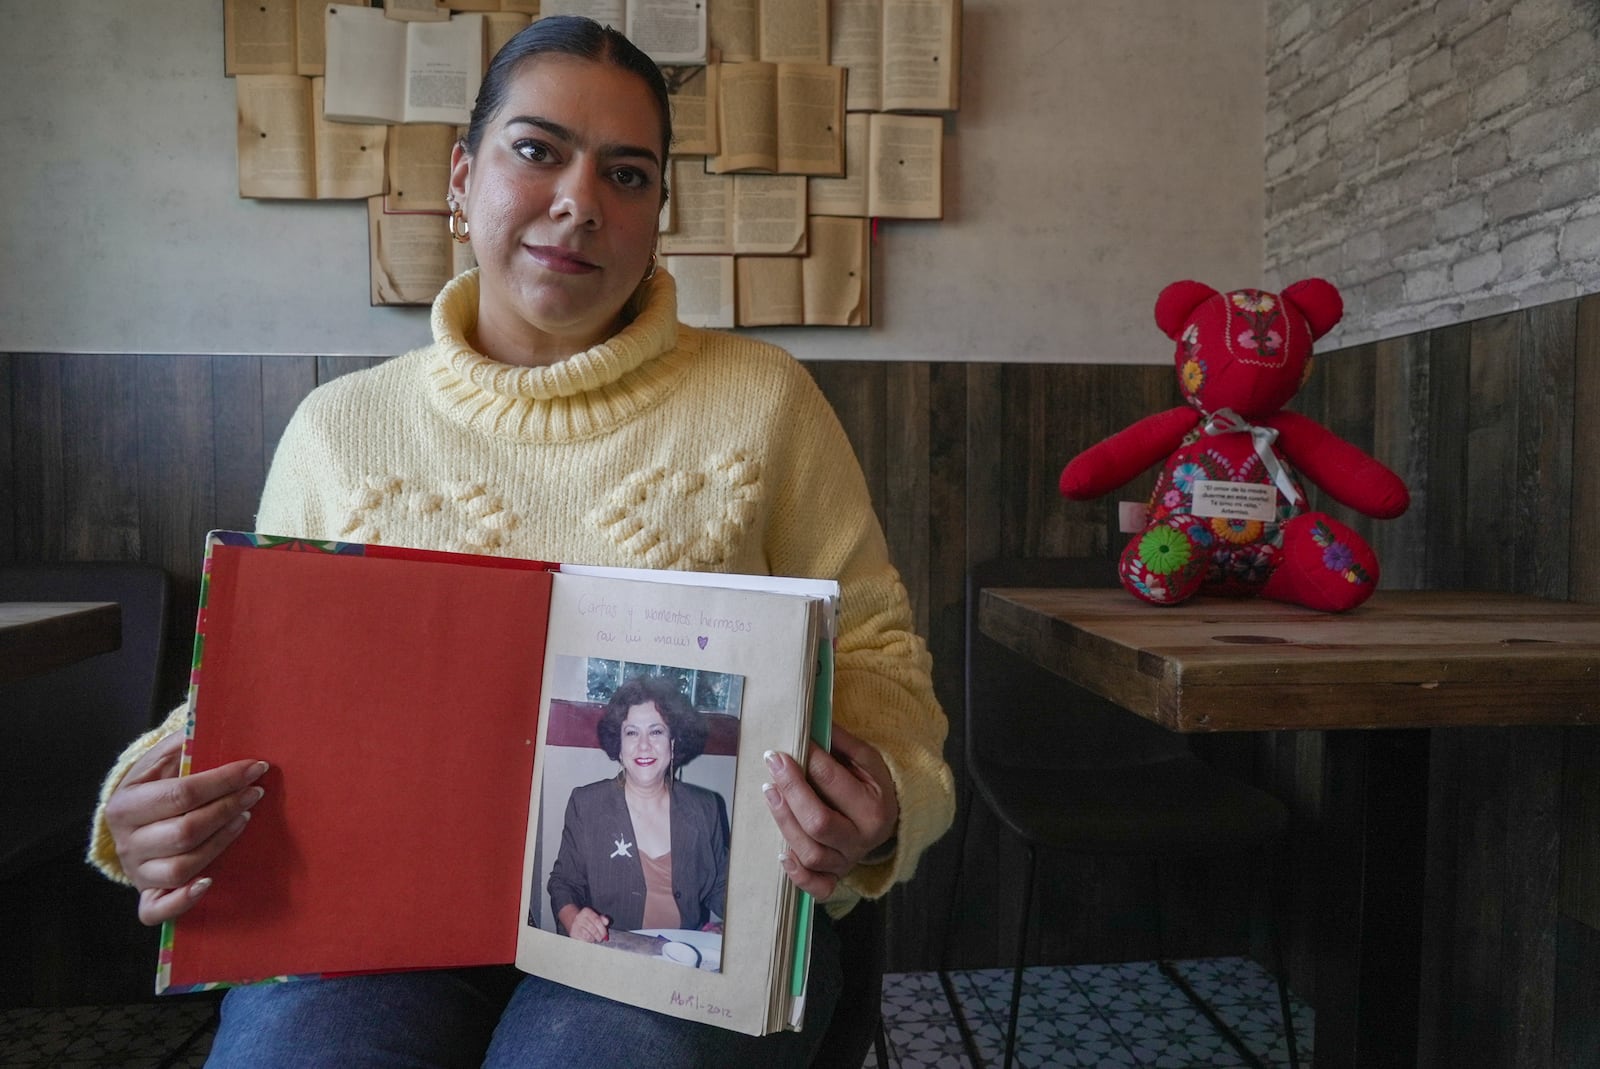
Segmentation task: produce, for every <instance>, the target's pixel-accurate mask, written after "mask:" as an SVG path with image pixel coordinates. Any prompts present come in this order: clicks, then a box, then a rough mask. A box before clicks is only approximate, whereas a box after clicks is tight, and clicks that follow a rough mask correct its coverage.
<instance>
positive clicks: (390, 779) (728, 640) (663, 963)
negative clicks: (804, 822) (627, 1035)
mask: <svg viewBox="0 0 1600 1069" xmlns="http://www.w3.org/2000/svg"><path fill="white" fill-rule="evenodd" d="M690 574H692V573H675V572H665V573H663V572H650V571H645V570H631V569H630V570H622V569H616V570H597V571H596V570H585V569H574V570H573V571H571V572H570V573H568V572H564V571H561V570H560V569H559V566H557V565H553V564H545V563H541V562H536V561H519V560H512V559H508V558H500V557H490V556H476V555H470V554H455V553H441V552H432V551H419V550H409V549H404V548H399V547H385V546H361V545H353V544H346V543H337V542H308V541H304V540H297V539H279V538H274V537H272V536H270V535H260V534H244V533H238V532H213V533H212V535H211V537H210V539H209V540H208V552H207V562H206V568H205V572H204V579H203V586H202V595H201V609H200V616H199V620H198V625H197V637H196V657H195V669H194V674H193V678H192V683H191V689H190V722H189V727H188V732H187V737H186V740H185V747H184V756H183V770H182V771H183V773H184V774H188V773H189V772H192V771H199V770H203V769H206V768H211V767H215V766H216V765H219V764H223V763H226V762H228V761H231V760H236V759H239V758H243V757H260V758H264V759H266V760H268V761H270V762H271V765H272V769H271V771H269V772H268V773H267V775H266V777H265V778H263V780H262V783H263V785H264V786H265V787H266V790H267V794H266V796H265V797H264V798H263V800H262V802H261V803H260V804H259V805H258V806H257V807H256V809H255V810H254V811H253V813H252V821H251V827H250V829H249V832H248V834H246V835H244V836H242V837H241V838H240V839H239V840H238V841H237V842H235V843H234V844H233V845H232V846H231V847H230V848H229V850H228V851H227V852H226V853H224V854H223V855H222V856H221V857H220V858H218V860H217V861H216V862H215V863H214V864H213V866H212V869H211V870H210V871H211V873H212V874H213V875H214V878H215V880H216V882H215V884H214V885H213V888H212V891H213V893H208V894H207V896H206V898H205V899H204V901H203V902H201V903H199V904H197V905H196V907H195V908H194V909H193V910H191V911H190V912H189V913H186V914H185V915H184V916H183V917H181V918H178V919H177V920H176V921H174V922H171V923H170V924H168V925H167V926H166V927H165V929H164V930H163V935H162V953H161V958H160V963H159V975H158V990H165V991H169V992H177V991H185V990H196V989H201V988H206V987H213V986H224V985H227V984H231V983H242V982H255V981H261V980H266V979H295V980H303V981H305V982H316V979H317V978H318V977H320V976H325V975H330V974H340V973H359V972H377V971H388V970H395V969H414V968H442V967H459V966H469V965H484V964H508V963H512V962H515V963H516V964H517V965H518V967H519V968H522V969H524V970H525V971H529V972H534V973H537V974H539V975H547V976H551V977H552V978H554V979H559V980H561V982H563V983H570V984H574V985H576V986H581V987H584V988H585V989H587V990H591V991H595V992H596V993H599V994H602V995H605V996H607V997H611V998H618V999H624V1000H627V1001H632V1002H635V1003H636V1004H638V1005H645V1006H648V1007H650V1008H652V1009H660V1010H661V1011H662V1012H666V1013H672V1014H676V1015H678V1016H681V1017H685V1018H689V1019H696V1020H706V1021H709V1022H710V1023H713V1024H717V1025H719V1026H722V1027H726V1028H733V1029H736V1030H739V1031H745V1032H749V1033H751V1034H761V1033H763V1032H767V1031H774V1030H777V1029H779V1028H783V1027H787V1026H788V1025H789V1024H790V1015H791V1012H792V1010H793V1008H794V1006H795V1005H796V1003H797V1001H803V995H804V992H803V991H797V990H796V989H795V987H794V986H793V983H792V980H791V975H790V973H789V972H788V971H787V970H789V969H790V967H791V966H792V965H793V964H794V963H795V961H796V960H797V958H800V959H801V960H803V957H802V955H803V954H804V952H805V949H806V947H807V946H808V944H805V943H804V942H803V938H802V936H803V930H802V926H799V925H797V923H796V917H797V914H796V904H797V902H798V898H799V894H798V891H797V890H796V889H794V888H793V886H792V885H791V884H789V883H788V882H787V880H786V879H785V878H784V877H783V875H782V870H781V869H779V868H778V867H777V866H775V865H773V864H772V863H771V862H772V858H773V857H774V856H776V854H777V852H778V851H779V849H780V848H781V845H782V837H781V834H780V833H779V832H778V829H777V826H776V824H775V823H774V822H773V821H772V819H771V817H770V814H769V813H768V811H767V807H766V805H765V804H764V802H763V799H762V795H761V783H762V782H764V769H765V765H764V763H763V762H762V756H761V755H762V753H763V752H764V751H765V750H768V749H775V750H782V751H784V752H788V753H792V754H796V755H799V756H802V757H803V755H804V753H805V740H806V738H807V736H808V734H810V733H811V731H812V730H813V726H814V725H813V717H814V715H816V714H817V713H818V711H819V708H820V709H821V712H822V715H823V717H824V719H825V716H826V711H827V704H828V703H827V701H826V698H827V694H826V693H825V692H824V690H823V689H820V688H819V686H818V683H817V681H818V679H819V678H831V677H829V676H826V675H825V674H824V675H823V676H820V677H819V672H823V673H825V670H826V668H827V665H828V664H829V663H830V662H831V640H832V631H831V626H832V621H833V619H834V613H835V603H836V599H837V584H833V583H827V582H816V581H810V580H783V579H773V578H770V577H764V576H694V577H693V578H685V576H686V575H690ZM792 584H798V585H792ZM640 695H648V700H644V699H641V700H639V701H635V700H634V699H635V698H638V697H639V696H640ZM819 700H820V702H821V704H820V706H819V705H818V702H819ZM641 706H648V707H649V708H648V709H644V708H640V707H641ZM662 710H665V711H662ZM647 713H657V714H658V715H656V716H655V719H654V720H653V721H652V720H650V717H649V716H647V715H646V714H647ZM608 717H609V718H610V719H608ZM644 721H650V724H652V725H654V727H655V728H656V729H657V732H656V733H657V735H660V734H664V735H665V737H666V738H667V740H668V745H667V747H666V749H659V748H658V749H649V748H648V747H647V748H646V749H644V750H642V751H641V750H637V749H635V750H630V751H628V752H629V753H631V754H633V758H632V763H631V764H629V763H625V762H624V758H623V757H622V756H620V755H621V754H622V753H623V751H624V748H625V747H626V746H627V745H636V746H637V744H639V740H640V738H642V737H643V736H641V735H640V733H639V732H638V731H635V730H634V729H635V728H637V726H638V725H639V724H640V723H642V722H644ZM607 724H609V725H610V729H611V735H610V736H608V735H607V730H608V729H607V727H606V725H607ZM674 732H676V735H674V734H673V733H674ZM630 733H631V734H630ZM650 737H651V738H652V739H655V738H656V736H654V735H652V736H650ZM608 738H611V739H612V741H611V742H608V741H607V740H608ZM630 738H631V739H632V740H633V742H632V743H627V742H619V741H616V740H618V739H622V740H627V739H630ZM673 738H676V739H678V740H681V743H682V747H683V748H682V751H681V753H680V754H679V756H678V757H673V758H671V759H670V767H669V762H668V761H663V760H660V759H659V758H660V755H661V754H662V753H671V752H672V751H671V746H672V745H673V743H672V742H671V740H672V739H673ZM658 742H659V740H656V743H658ZM656 743H652V745H655V744H656ZM613 751H615V753H613ZM680 758H681V759H680ZM619 763H622V771H621V772H620V773H619V771H618V766H619ZM669 772H670V773H671V776H672V778H671V779H670V780H663V779H662V777H663V776H665V775H666V774H667V773H669ZM636 775H637V776H642V777H644V778H646V779H648V778H650V777H651V776H654V777H655V779H654V780H652V782H658V781H659V782H658V785H661V784H664V785H666V786H667V788H668V790H669V791H670V794H671V804H672V806H673V810H672V812H673V814H674V815H673V821H672V825H671V826H672V829H673V831H672V835H671V838H670V839H669V840H667V841H666V843H665V844H663V843H662V842H661V840H660V838H659V836H658V835H657V834H655V832H653V831H650V830H649V829H645V830H646V832H647V834H645V835H644V836H643V838H642V839H641V837H640V835H639V834H637V831H638V829H635V828H634V827H633V826H632V825H630V824H627V823H626V822H624V823H623V825H621V826H619V827H618V828H612V827H611V826H610V825H611V823H614V822H611V821H609V818H608V816H607V814H609V813H613V812H614V809H613V808H612V806H611V803H612V802H613V801H614V800H615V799H613V798H612V797H611V793H610V792H611V791H612V790H613V789H615V790H620V789H621V783H622V782H623V781H624V780H625V779H628V777H632V776H636ZM629 782H631V780H629ZM680 816H681V818H682V821H681V822H680ZM680 826H681V828H682V831H681V834H680ZM589 829H599V831H603V832H605V833H606V836H605V838H606V841H604V842H600V841H599V840H596V839H594V838H593V836H591V835H589V834H588V830H589ZM656 831H659V829H656ZM612 832H616V834H614V835H613V834H611V833H612ZM596 834H598V832H596ZM569 844H572V845H569ZM663 846H665V847H666V848H667V850H668V851H669V852H670V854H671V856H672V858H673V861H671V862H670V863H667V868H666V870H665V871H666V873H667V875H666V876H665V879H666V880H667V881H668V885H669V886H670V887H672V889H673V891H674V894H676V893H677V892H678V891H680V890H681V891H682V892H683V894H682V896H681V897H683V898H685V899H688V898H690V897H693V902H694V908H693V910H691V911H688V912H686V913H684V914H674V915H673V916H670V917H669V916H665V915H664V914H662V913H661V912H660V910H659V909H657V910H655V912H641V913H640V915H639V916H632V915H631V914H630V913H629V912H628V910H629V908H630V907H629V906H628V904H627V901H626V896H624V900H614V898H615V896H614V894H613V897H612V898H607V897H606V896H607V894H612V892H610V891H607V890H606V888H607V887H608V886H613V885H617V884H627V883H628V882H629V879H630V874H631V875H632V876H633V877H637V878H638V879H640V880H645V879H655V877H651V876H649V875H648V874H647V873H645V872H644V870H643V866H644V865H645V864H646V863H647V862H650V861H651V859H657V860H659V859H660V858H661V857H663V856H665V855H664V854H663V849H662V848H663ZM641 847H648V849H647V850H645V851H643V852H642V854H641V849H640V848H641ZM613 853H615V854H616V857H611V856H610V855H611V854H613ZM680 856H681V857H682V859H683V863H682V865H681V866H680V863H679V861H678V860H677V859H678V858H679V857H680ZM602 862H604V863H606V865H605V866H603V867H604V868H605V873H601V872H600V871H599V869H596V868H593V867H592V866H599V865H601V863H602ZM624 862H625V864H624ZM419 866H421V868H419ZM264 872H266V873H271V874H272V878H271V879H261V878H259V874H261V873H264ZM603 877H611V879H610V882H609V884H608V880H607V878H603ZM680 885H681V886H680ZM651 886H655V884H654V883H652V884H651ZM575 889H576V890H575ZM691 890H692V891H693V896H691V895H690V894H689V892H690V891H691ZM578 895H587V896H590V898H589V899H587V900H591V901H592V902H593V903H595V906H596V908H597V909H601V910H603V912H605V913H606V914H607V915H608V916H609V917H610V918H611V920H612V925H611V929H610V931H611V935H612V936H613V937H614V938H613V939H609V940H607V941H606V942H604V943H600V944H590V943H586V942H583V941H582V940H581V939H580V938H577V937H576V935H573V934H568V932H567V930H566V929H565V927H564V926H563V924H562V921H561V917H562V916H563V914H562V913H561V911H560V907H561V906H563V905H566V904H570V903H571V902H572V901H574V898H575V896H578ZM672 897H674V896H672V895H669V898H672ZM552 903H554V907H552ZM374 917H378V918H381V923H374V922H373V918H374ZM691 922H692V923H691ZM629 951H631V953H630V952H629Z"/></svg>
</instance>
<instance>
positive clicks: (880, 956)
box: [811, 900, 889, 1069]
mask: <svg viewBox="0 0 1600 1069" xmlns="http://www.w3.org/2000/svg"><path fill="white" fill-rule="evenodd" d="M883 926H884V912H883V905H882V903H880V902H877V901H871V900H865V901H862V902H860V903H858V904H857V905H856V908H855V909H852V910H851V911H850V912H849V913H848V914H846V915H845V917H844V919H843V920H840V921H838V922H836V923H835V924H834V930H835V931H836V932H837V933H838V935H839V963H840V965H841V966H842V968H843V971H844V986H843V987H842V988H841V990H840V992H839V1005H838V1007H837V1008H836V1009H835V1010H834V1011H833V1020H832V1021H830V1022H829V1023H828V1031H827V1032H826V1033H825V1034H824V1035H823V1037H822V1046H821V1047H819V1048H818V1049H817V1053H816V1054H815V1055H813V1056H812V1058H811V1064H812V1065H813V1066H815V1067H816V1069H861V1063H862V1062H863V1061H864V1060H865V1059H866V1056H867V1051H869V1050H871V1051H874V1052H875V1053H876V1055H877V1060H878V1069H889V1051H888V1044H887V1041H886V1040H885V1038H884V1034H883V962H884V945H883Z"/></svg>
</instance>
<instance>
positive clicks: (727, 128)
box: [707, 62, 845, 175]
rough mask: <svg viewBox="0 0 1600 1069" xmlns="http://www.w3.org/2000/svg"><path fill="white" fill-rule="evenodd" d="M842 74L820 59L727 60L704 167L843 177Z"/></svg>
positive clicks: (838, 69)
mask: <svg viewBox="0 0 1600 1069" xmlns="http://www.w3.org/2000/svg"><path fill="white" fill-rule="evenodd" d="M844 75H845V72H844V68H842V67H830V66H828V65H827V64H818V63H760V62H756V63H724V64H722V65H721V70H720V71H719V75H718V100H717V124H718V147H719V151H718V153H717V154H716V155H715V156H711V157H709V158H708V162H707V169H708V170H711V171H714V172H718V173H727V172H730V171H764V172H768V173H773V174H805V175H842V174H843V173H844Z"/></svg>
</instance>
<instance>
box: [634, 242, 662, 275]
mask: <svg viewBox="0 0 1600 1069" xmlns="http://www.w3.org/2000/svg"><path fill="white" fill-rule="evenodd" d="M658 266H660V261H659V260H657V259H656V253H655V250H654V249H651V250H650V270H648V271H646V272H645V273H644V278H642V279H640V280H639V281H641V282H649V281H650V280H651V279H652V278H655V277H656V268H657V267H658Z"/></svg>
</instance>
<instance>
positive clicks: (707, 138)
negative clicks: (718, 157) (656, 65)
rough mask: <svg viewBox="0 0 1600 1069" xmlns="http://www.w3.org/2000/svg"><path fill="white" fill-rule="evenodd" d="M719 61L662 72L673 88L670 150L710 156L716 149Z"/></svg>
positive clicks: (671, 88) (676, 152) (679, 153)
mask: <svg viewBox="0 0 1600 1069" xmlns="http://www.w3.org/2000/svg"><path fill="white" fill-rule="evenodd" d="M721 69H722V65H721V64H720V63H712V64H710V65H709V66H705V67H669V68H667V69H666V70H664V71H663V72H662V73H663V74H665V75H666V77H667V87H668V89H669V90H671V92H672V154H673V155H674V156H677V155H683V156H713V155H715V154H716V153H717V146H718V144H719V142H718V130H717V96H718V92H719V90H718V72H719V71H721Z"/></svg>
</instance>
